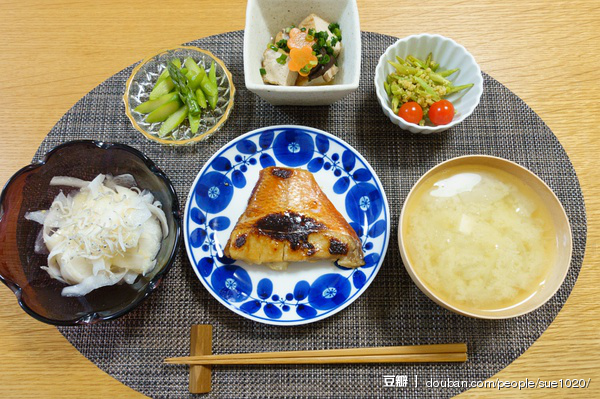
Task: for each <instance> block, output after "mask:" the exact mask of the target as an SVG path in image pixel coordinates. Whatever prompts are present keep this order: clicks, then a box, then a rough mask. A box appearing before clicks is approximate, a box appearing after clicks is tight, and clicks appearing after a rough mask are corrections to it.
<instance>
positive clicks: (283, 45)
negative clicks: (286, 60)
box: [276, 39, 290, 53]
mask: <svg viewBox="0 0 600 399" xmlns="http://www.w3.org/2000/svg"><path fill="white" fill-rule="evenodd" d="M276 44H277V47H279V48H280V49H283V51H285V52H287V53H289V52H290V48H289V47H288V45H287V40H285V39H281V40H280V41H278V42H277V43H276Z"/></svg>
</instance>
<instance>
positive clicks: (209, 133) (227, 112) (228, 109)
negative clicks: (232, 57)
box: [123, 46, 235, 145]
mask: <svg viewBox="0 0 600 399" xmlns="http://www.w3.org/2000/svg"><path fill="white" fill-rule="evenodd" d="M177 49H184V50H195V51H198V52H200V53H204V54H206V55H208V56H209V57H210V58H212V59H213V60H215V62H216V63H217V64H219V65H220V66H221V68H223V72H224V73H225V76H226V77H227V80H228V81H229V90H230V94H229V103H228V104H227V107H226V108H225V112H223V115H222V116H221V118H220V119H219V121H218V122H217V123H216V124H215V125H214V126H213V127H212V128H210V129H209V130H207V131H206V132H204V133H202V134H199V135H197V136H195V137H192V138H191V139H185V140H165V139H163V138H160V137H158V136H155V135H153V134H150V133H148V132H147V131H146V129H144V128H143V127H141V126H140V125H139V124H138V123H137V121H136V120H135V118H134V117H133V114H132V113H131V109H130V108H129V92H130V90H131V84H132V83H133V78H134V77H135V76H136V75H137V73H138V72H139V71H140V69H142V67H143V66H144V65H146V64H147V63H148V62H150V61H152V60H153V59H154V58H155V57H158V56H159V55H162V54H164V53H166V52H168V51H173V50H177ZM234 97H235V85H234V84H233V76H232V75H231V72H230V71H229V69H227V66H225V63H224V62H223V60H221V59H220V58H218V57H217V56H215V55H214V54H213V53H211V52H210V51H208V50H204V49H201V48H199V47H196V46H175V47H169V48H166V49H163V50H161V51H159V52H157V53H154V54H152V55H150V56H148V57H146V58H144V59H143V60H142V61H141V62H140V63H139V64H138V65H136V66H135V68H133V70H132V71H131V75H129V78H127V82H126V83H125V94H123V103H124V104H125V114H126V115H127V117H128V118H129V121H130V122H131V124H132V125H133V127H134V128H135V129H136V130H137V131H139V132H140V133H142V134H143V135H144V136H145V137H146V138H147V139H149V140H152V141H155V142H157V143H160V144H166V145H188V144H195V143H197V142H200V141H202V140H204V139H207V138H209V137H210V136H212V135H213V134H214V133H215V132H216V131H218V130H219V129H220V128H221V126H222V125H223V124H224V123H225V121H227V119H229V115H230V114H231V110H232V108H233V102H234Z"/></svg>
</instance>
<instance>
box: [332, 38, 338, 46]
mask: <svg viewBox="0 0 600 399" xmlns="http://www.w3.org/2000/svg"><path fill="white" fill-rule="evenodd" d="M337 42H338V38H337V37H333V38H331V47H335V45H336V44H337Z"/></svg>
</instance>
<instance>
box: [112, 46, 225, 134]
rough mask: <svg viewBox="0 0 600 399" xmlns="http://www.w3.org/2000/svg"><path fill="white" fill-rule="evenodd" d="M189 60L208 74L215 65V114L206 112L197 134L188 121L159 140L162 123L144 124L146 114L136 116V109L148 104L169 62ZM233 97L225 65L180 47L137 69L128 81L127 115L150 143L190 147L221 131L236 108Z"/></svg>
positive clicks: (203, 53) (198, 51)
mask: <svg viewBox="0 0 600 399" xmlns="http://www.w3.org/2000/svg"><path fill="white" fill-rule="evenodd" d="M187 57H191V58H192V59H193V60H194V61H196V62H198V63H200V64H201V65H202V66H204V69H205V70H207V72H208V70H209V69H210V66H211V64H212V61H213V60H214V61H215V66H216V68H217V70H216V75H217V85H218V87H219V101H218V102H217V107H216V108H215V110H209V111H205V112H203V114H202V118H201V121H200V128H199V129H198V132H196V133H192V131H191V129H190V125H189V123H188V120H187V119H186V120H185V121H184V122H183V123H182V124H181V125H180V126H179V127H178V128H177V129H175V130H174V131H173V132H172V133H171V135H169V136H168V137H163V138H161V137H159V136H158V130H159V129H160V126H161V125H162V122H157V123H148V122H146V121H145V117H146V114H141V113H139V112H136V111H134V108H135V107H137V106H138V105H140V104H141V103H143V102H145V101H148V100H149V97H150V92H151V91H152V88H153V87H154V83H155V82H156V79H157V78H158V76H159V75H160V74H161V73H162V71H163V70H164V69H165V68H166V67H167V61H168V60H170V59H172V58H179V59H180V60H181V61H183V60H184V59H185V58H187ZM234 96H235V87H234V85H233V78H232V76H231V73H230V72H229V70H228V69H227V67H226V66H225V64H224V63H223V61H221V60H220V59H219V58H217V57H215V56H214V55H213V54H212V53H211V52H210V51H207V50H202V49H199V48H197V47H192V46H178V47H174V48H170V49H166V50H163V51H161V52H160V53H158V54H156V55H153V56H151V57H148V58H146V59H145V60H143V61H142V62H141V63H140V64H139V65H137V66H136V67H135V68H134V69H133V71H132V72H131V76H130V77H129V79H127V86H126V89H125V95H124V96H123V101H124V103H125V113H126V114H127V116H128V117H129V120H130V121H131V124H132V125H133V127H134V128H136V129H137V130H138V131H140V133H142V134H143V135H144V136H146V137H147V138H148V139H150V140H153V141H156V142H158V143H161V144H167V145H190V144H195V143H198V142H200V141H202V140H206V139H207V138H209V137H210V136H212V135H213V134H214V133H215V132H217V131H218V130H219V129H220V128H221V126H222V125H223V123H225V121H226V120H227V118H228V117H229V114H230V112H231V109H232V108H233V98H234Z"/></svg>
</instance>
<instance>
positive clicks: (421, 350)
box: [165, 343, 467, 365]
mask: <svg viewBox="0 0 600 399" xmlns="http://www.w3.org/2000/svg"><path fill="white" fill-rule="evenodd" d="M466 360H467V345H466V344H463V343H460V344H434V345H416V346H388V347H374V348H354V349H325V350H311V351H284V352H262V353H232V354H226V355H202V356H185V357H172V358H168V359H165V363H167V364H189V365H225V364H351V363H432V362H465V361H466Z"/></svg>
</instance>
